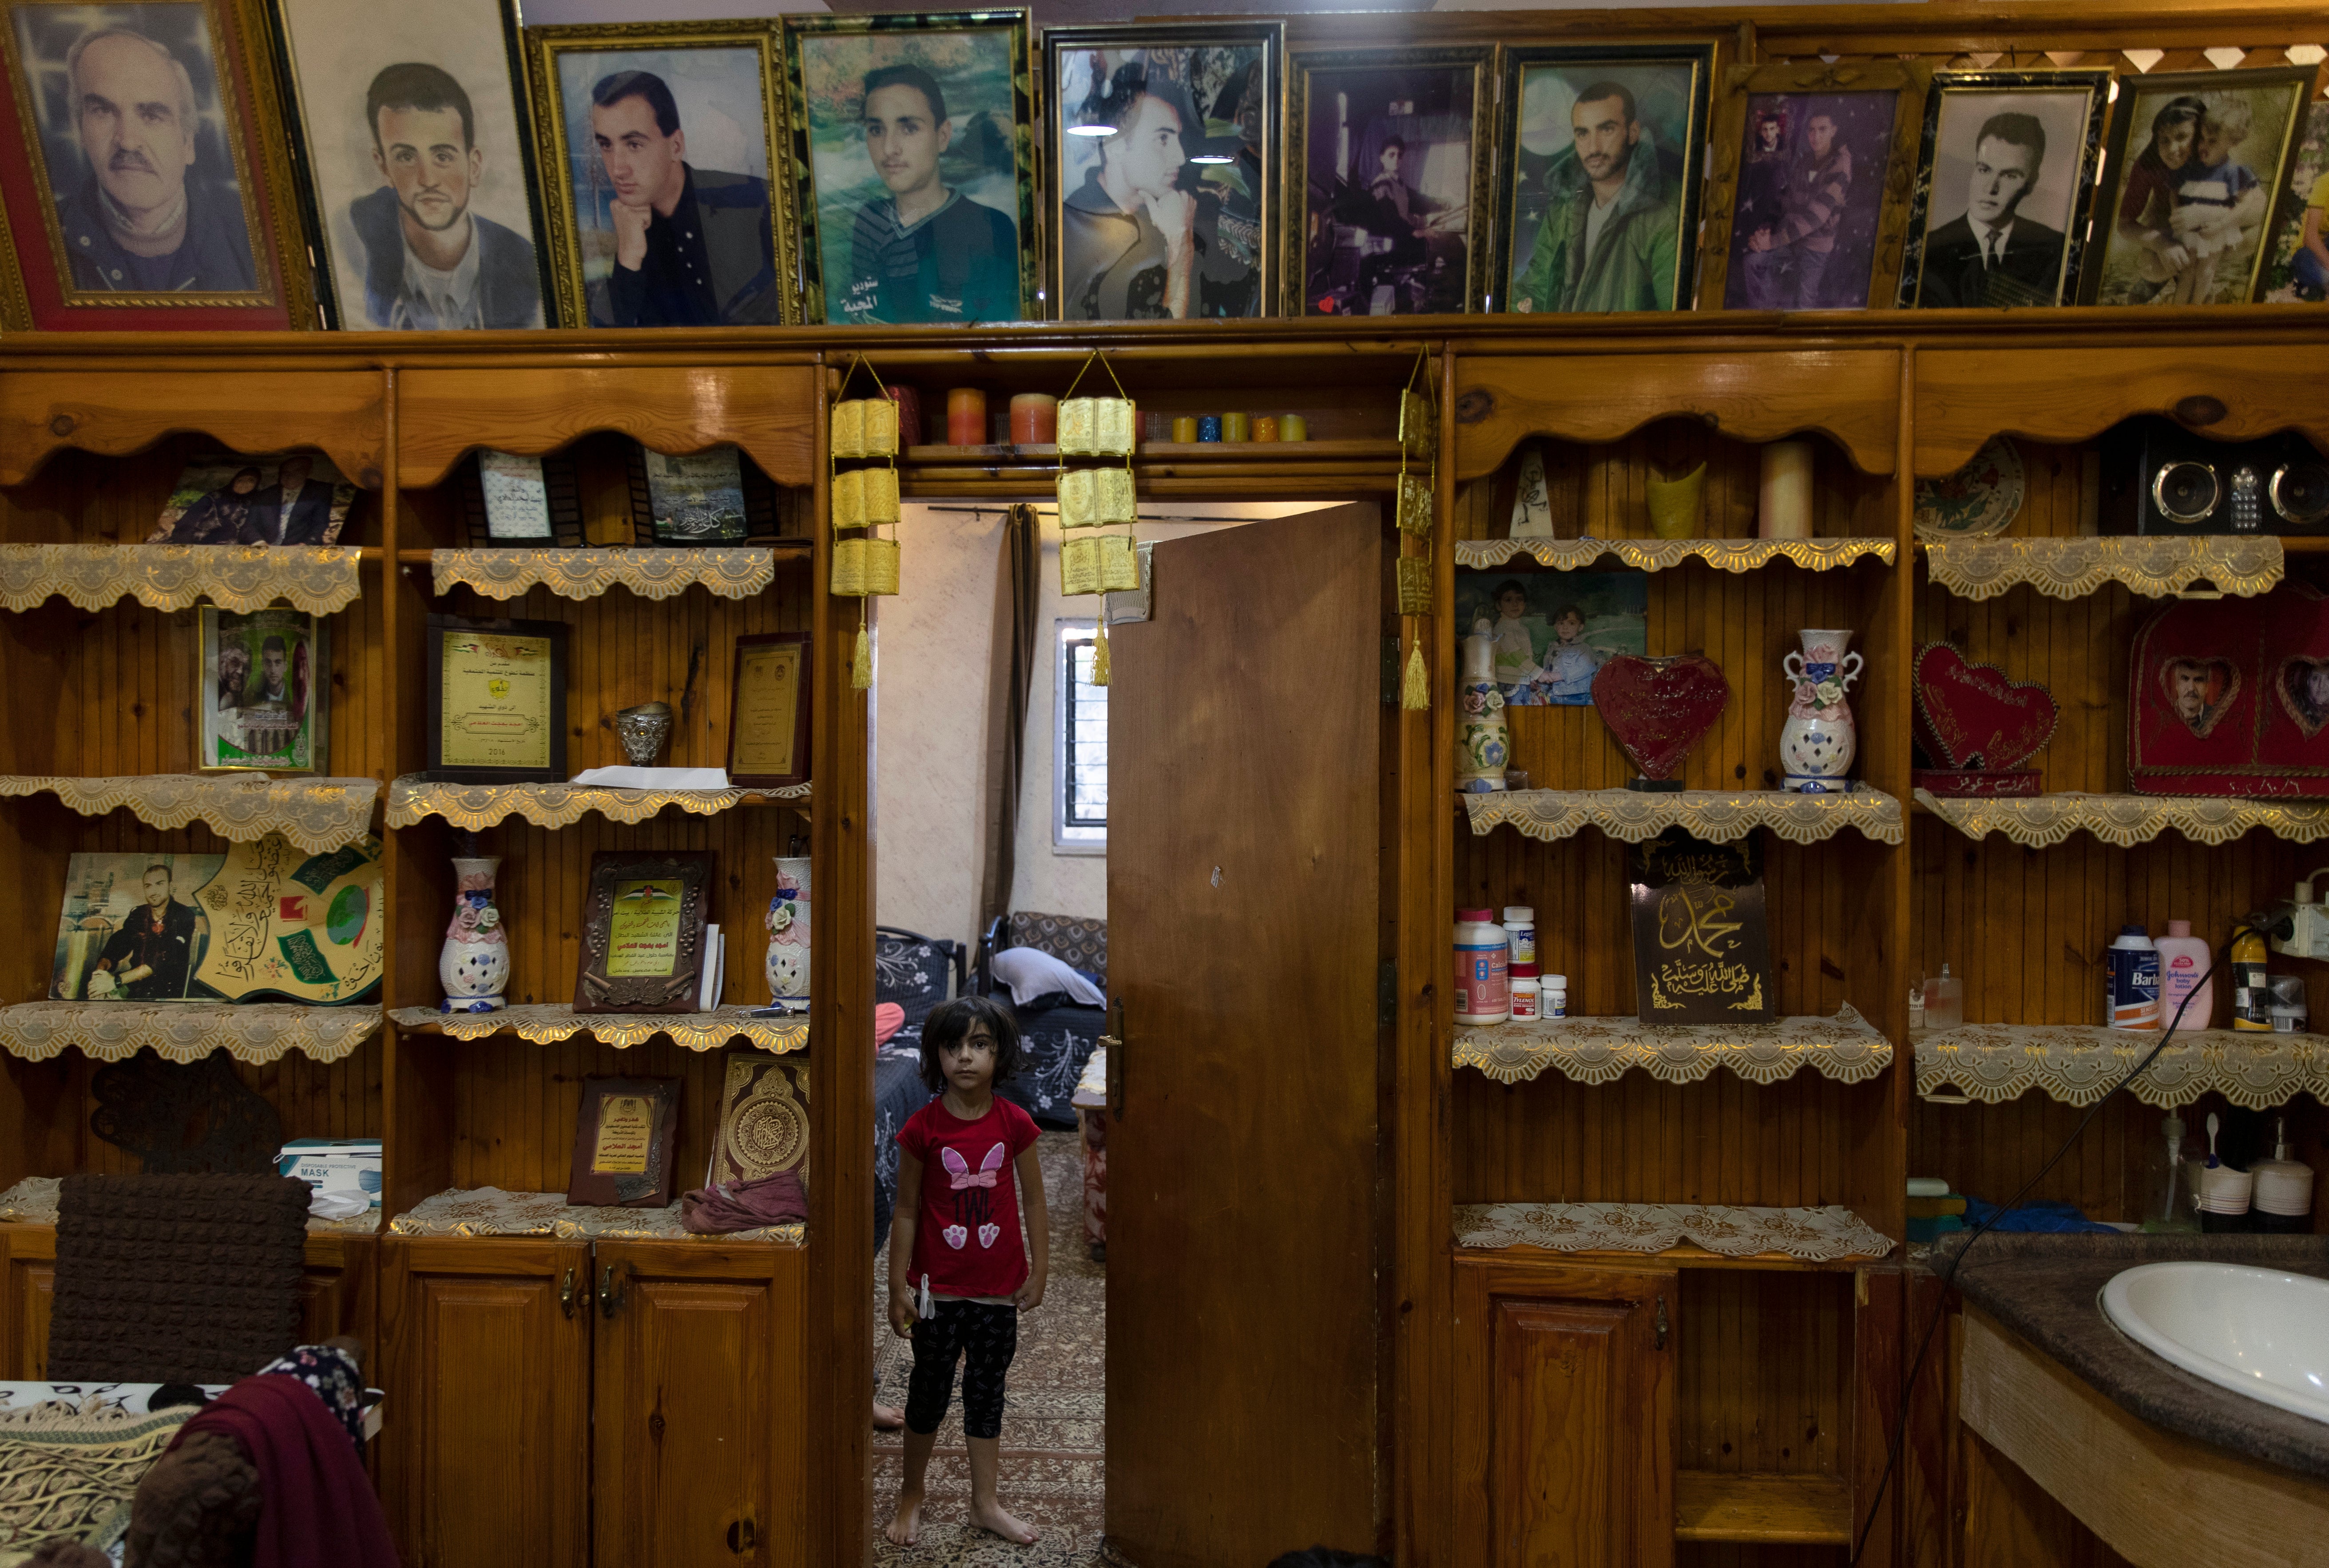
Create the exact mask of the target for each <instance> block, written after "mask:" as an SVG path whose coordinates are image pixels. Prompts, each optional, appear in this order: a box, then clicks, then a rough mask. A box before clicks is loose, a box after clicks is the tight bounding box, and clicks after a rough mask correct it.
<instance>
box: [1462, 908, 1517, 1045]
mask: <svg viewBox="0 0 2329 1568" xmlns="http://www.w3.org/2000/svg"><path fill="white" fill-rule="evenodd" d="M1508 963H1509V959H1508V958H1507V956H1506V950H1505V946H1504V927H1502V926H1500V925H1498V924H1497V923H1496V922H1495V921H1492V920H1490V919H1489V918H1488V912H1487V911H1486V910H1484V909H1459V910H1457V912H1456V1022H1457V1023H1458V1024H1501V1023H1503V1022H1504V1020H1505V1019H1507V1018H1509V1017H1511V1016H1512V1015H1513V994H1512V987H1511V983H1510V978H1509V973H1508V968H1507V966H1508Z"/></svg>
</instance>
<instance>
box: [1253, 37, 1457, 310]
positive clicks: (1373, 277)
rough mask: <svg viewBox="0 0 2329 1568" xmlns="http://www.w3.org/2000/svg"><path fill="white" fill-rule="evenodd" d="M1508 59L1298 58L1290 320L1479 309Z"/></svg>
mask: <svg viewBox="0 0 2329 1568" xmlns="http://www.w3.org/2000/svg"><path fill="white" fill-rule="evenodd" d="M1495 53H1496V52H1495V46H1493V45H1491V44H1476V45H1469V46H1466V47H1463V48H1457V49H1369V50H1343V51H1336V52H1331V53H1315V54H1297V55H1296V56H1295V57H1294V61H1293V65H1292V68H1291V69H1292V76H1291V80H1292V83H1293V86H1292V90H1291V91H1290V92H1289V93H1288V95H1287V111H1286V143H1287V148H1288V150H1289V161H1290V165H1291V166H1290V169H1289V172H1288V174H1287V183H1286V191H1287V203H1289V208H1290V211H1291V213H1292V217H1293V222H1291V223H1289V224H1288V225H1287V245H1286V276H1287V296H1288V298H1287V314H1288V315H1290V316H1410V315H1418V314H1421V315H1446V314H1453V313H1456V312H1460V311H1466V310H1477V309H1479V308H1480V302H1481V298H1482V296H1483V295H1484V294H1485V292H1486V288H1487V279H1488V266H1487V262H1488V257H1487V246H1486V243H1485V241H1486V239H1487V233H1488V228H1489V224H1488V212H1489V203H1490V200H1491V197H1492V193H1493V174H1494V168H1495V157H1494V152H1493V148H1492V146H1491V145H1490V126H1489V123H1488V113H1489V108H1490V106H1491V104H1493V102H1494V101H1495V90H1496V82H1495Z"/></svg>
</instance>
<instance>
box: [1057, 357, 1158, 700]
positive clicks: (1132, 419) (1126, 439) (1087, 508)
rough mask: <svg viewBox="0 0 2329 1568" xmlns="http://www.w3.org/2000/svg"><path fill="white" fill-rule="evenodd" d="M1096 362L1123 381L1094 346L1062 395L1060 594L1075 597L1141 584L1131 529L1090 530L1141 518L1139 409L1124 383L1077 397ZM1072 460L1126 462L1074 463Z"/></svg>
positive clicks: (1105, 661) (1103, 652)
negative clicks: (1108, 392)
mask: <svg viewBox="0 0 2329 1568" xmlns="http://www.w3.org/2000/svg"><path fill="white" fill-rule="evenodd" d="M1095 362H1097V363H1098V364H1099V366H1100V368H1101V369H1102V370H1104V371H1107V372H1108V380H1109V381H1111V382H1116V372H1115V370H1114V369H1113V368H1112V367H1111V366H1110V365H1109V364H1108V359H1107V356H1105V355H1104V354H1101V353H1100V352H1099V351H1098V349H1094V350H1093V351H1092V352H1091V354H1090V356H1089V358H1087V359H1086V360H1085V361H1084V363H1083V366H1082V368H1081V369H1080V370H1078V371H1077V372H1076V379H1075V381H1074V382H1070V383H1069V384H1068V395H1067V396H1066V397H1064V398H1062V399H1061V400H1060V477H1059V486H1058V489H1059V497H1060V533H1061V540H1060V592H1061V594H1063V595H1066V596H1070V597H1072V596H1075V595H1078V594H1085V593H1125V592H1130V591H1132V590H1136V589H1137V588H1138V587H1139V586H1140V562H1139V560H1138V559H1137V557H1136V554H1135V553H1134V544H1133V537H1132V535H1131V534H1130V533H1128V532H1127V533H1124V534H1091V533H1089V532H1087V530H1090V529H1097V528H1108V527H1119V526H1120V527H1124V528H1127V529H1129V528H1130V527H1131V526H1132V524H1135V523H1136V522H1138V521H1139V517H1140V497H1139V495H1138V492H1137V487H1136V485H1135V483H1134V480H1133V476H1132V455H1133V449H1134V447H1135V445H1136V430H1137V429H1138V424H1139V414H1138V411H1137V410H1136V408H1135V406H1134V404H1133V401H1132V400H1131V399H1130V398H1128V397H1126V396H1125V395H1124V383H1121V382H1116V392H1117V395H1116V396H1114V397H1112V398H1108V397H1081V398H1080V397H1078V396H1076V395H1075V391H1076V386H1077V384H1078V383H1081V382H1082V380H1083V378H1084V373H1085V372H1087V371H1089V370H1090V369H1091V367H1092V365H1093V364H1094V363H1095ZM1069 458H1117V459H1120V462H1103V463H1099V464H1096V465H1090V466H1083V467H1073V468H1071V467H1070V466H1069V463H1068V459H1069ZM1098 619H1099V622H1100V627H1099V633H1098V638H1097V641H1098V647H1096V648H1095V649H1094V657H1093V673H1092V684H1093V685H1100V686H1104V685H1108V666H1109V658H1108V618H1107V616H1106V615H1105V614H1103V615H1101V616H1100V617H1099V618H1098Z"/></svg>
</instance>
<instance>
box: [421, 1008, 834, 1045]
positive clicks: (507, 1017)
mask: <svg viewBox="0 0 2329 1568" xmlns="http://www.w3.org/2000/svg"><path fill="white" fill-rule="evenodd" d="M749 1011H750V1010H749V1009H747V1008H744V1007H715V1008H713V1009H712V1011H711V1012H709V1013H577V1012H576V1011H575V1010H574V1009H573V1007H572V1006H571V1005H570V1004H568V1003H564V1002H532V1003H521V1004H519V1005H518V1006H514V1007H504V1008H502V1009H501V1010H500V1011H498V1012H494V1013H439V1012H438V1011H437V1010H436V1009H435V1008H433V1007H399V1008H398V1009H396V1011H394V1012H392V1013H391V1014H390V1015H389V1019H390V1021H391V1022H392V1023H394V1024H395V1025H396V1026H397V1027H398V1028H399V1029H401V1030H403V1031H404V1032H406V1033H407V1034H443V1035H447V1036H449V1037H450V1038H453V1039H456V1040H491V1039H495V1038H499V1037H502V1036H504V1035H514V1036H515V1037H516V1038H518V1039H521V1040H525V1041H529V1042H531V1043H532V1044H536V1045H546V1044H553V1043H555V1042H557V1041H560V1040H566V1039H570V1038H572V1037H573V1036H575V1035H577V1034H581V1035H586V1036H588V1037H589V1038H590V1039H593V1040H597V1041H599V1042H600V1043H602V1044H608V1045H612V1046H615V1047H616V1048H617V1049H618V1050H619V1049H622V1048H624V1047H627V1046H631V1045H641V1044H646V1042H647V1041H649V1040H651V1039H653V1038H654V1037H655V1036H656V1035H657V1034H668V1035H670V1036H671V1038H672V1042H673V1043H674V1044H676V1045H678V1046H680V1047H681V1048H682V1049H684V1050H688V1051H717V1050H720V1049H721V1048H722V1047H723V1046H725V1045H727V1044H729V1043H730V1042H731V1041H735V1040H744V1041H749V1042H750V1043H751V1044H754V1045H757V1046H759V1048H760V1049H761V1050H763V1051H768V1052H774V1053H778V1054H781V1053H785V1052H787V1051H802V1050H806V1049H807V1047H808V1019H807V1018H806V1016H802V1017H797V1018H754V1017H750V1016H748V1013H749Z"/></svg>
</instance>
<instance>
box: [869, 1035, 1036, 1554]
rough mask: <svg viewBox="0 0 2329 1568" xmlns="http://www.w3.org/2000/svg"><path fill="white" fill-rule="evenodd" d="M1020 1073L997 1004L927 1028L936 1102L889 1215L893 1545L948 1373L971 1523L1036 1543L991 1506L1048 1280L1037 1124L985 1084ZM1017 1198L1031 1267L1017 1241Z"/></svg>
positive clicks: (915, 1523) (912, 1120)
mask: <svg viewBox="0 0 2329 1568" xmlns="http://www.w3.org/2000/svg"><path fill="white" fill-rule="evenodd" d="M1018 1065H1019V1025H1018V1023H1017V1022H1016V1020H1014V1018H1013V1017H1012V1015H1011V1011H1010V1009H1009V1008H1007V1007H1005V1006H1003V1005H1002V1004H1001V1003H999V1002H995V1001H993V1000H990V999H989V998H987V997H958V998H957V999H956V1000H954V1001H951V1002H948V1003H946V1004H945V1005H943V1006H939V1007H938V1008H936V1009H934V1010H933V1011H932V1012H931V1014H930V1015H929V1018H928V1019H926V1020H925V1021H924V1022H923V1025H922V1082H924V1083H927V1084H929V1087H930V1089H931V1090H932V1091H943V1092H942V1093H938V1098H937V1099H935V1100H931V1101H930V1102H929V1104H928V1105H925V1106H923V1107H922V1109H921V1110H918V1111H916V1112H914V1114H913V1115H912V1116H911V1117H909V1118H908V1119H907V1120H906V1125H905V1126H903V1127H901V1128H900V1129H898V1148H899V1150H900V1155H899V1160H898V1209H897V1219H896V1221H895V1222H894V1223H893V1224H892V1225H891V1231H890V1327H891V1328H892V1329H894V1330H896V1331H897V1333H898V1334H900V1336H911V1337H912V1338H913V1341H914V1375H913V1381H912V1382H911V1383H910V1384H909V1385H908V1388H907V1393H906V1473H905V1478H904V1479H903V1481H902V1482H901V1483H900V1486H899V1488H898V1506H897V1507H896V1509H895V1510H894V1511H893V1512H892V1513H891V1517H890V1525H889V1528H888V1529H887V1530H886V1531H885V1532H884V1534H886V1535H888V1536H889V1538H890V1539H891V1541H892V1542H893V1543H895V1544H898V1545H900V1546H910V1545H912V1544H914V1543H915V1541H916V1539H917V1538H918V1537H919V1535H920V1534H921V1527H922V1477H923V1474H924V1472H925V1471H926V1470H927V1469H928V1468H929V1462H930V1450H931V1448H932V1447H933V1446H934V1445H935V1444H936V1443H937V1441H938V1422H940V1421H942V1420H944V1419H945V1416H946V1409H947V1401H948V1398H949V1397H950V1396H951V1395H952V1393H953V1392H954V1368H955V1363H956V1362H957V1360H962V1361H963V1362H964V1363H965V1365H964V1366H963V1373H962V1430H963V1435H964V1437H965V1438H966V1440H968V1443H969V1448H970V1519H971V1523H972V1524H974V1525H978V1526H979V1527H980V1528H982V1529H985V1530H992V1531H993V1532H994V1533H995V1534H996V1535H1000V1536H1002V1537H1003V1538H1004V1540H1006V1541H1014V1542H1016V1543H1018V1544H1020V1545H1023V1546H1025V1545H1032V1544H1033V1543H1034V1541H1035V1539H1036V1532H1035V1530H1034V1529H1033V1528H1032V1526H1030V1525H1028V1524H1027V1523H1026V1522H1025V1521H1024V1520H1023V1519H1020V1518H1017V1517H1016V1516H1013V1515H1011V1514H1009V1513H1006V1512H1004V1507H1003V1504H1002V1502H1001V1501H1000V1500H999V1499H998V1498H997V1497H995V1472H996V1470H997V1469H998V1468H999V1464H1000V1452H1001V1447H1002V1444H1001V1438H1002V1435H1003V1377H1004V1373H1005V1372H1007V1371H1009V1370H1010V1366H1011V1358H1012V1356H1013V1355H1014V1354H1015V1353H1016V1352H1017V1350H1018V1348H1019V1311H1020V1308H1035V1307H1040V1306H1042V1304H1043V1280H1044V1276H1045V1275H1046V1274H1047V1273H1049V1272H1050V1269H1051V1221H1050V1218H1049V1216H1048V1215H1047V1214H1045V1212H1044V1208H1043V1173H1042V1167H1040V1166H1038V1165H1037V1163H1036V1159H1035V1124H1034V1122H1033V1121H1032V1120H1031V1119H1029V1117H1028V1115H1027V1113H1026V1112H1025V1111H1023V1110H1020V1109H1019V1108H1018V1107H1017V1106H1015V1105H1014V1104H1012V1103H1011V1102H1010V1101H1009V1100H1004V1099H1001V1098H999V1097H997V1096H996V1095H995V1080H996V1079H998V1078H1007V1077H1009V1076H1010V1075H1011V1073H1012V1072H1014V1071H1015V1070H1016V1069H1017V1068H1018ZM931 1167H935V1169H933V1168H931ZM1022 1193H1024V1194H1025V1196H1026V1207H1027V1236H1028V1240H1029V1242H1031V1243H1032V1248H1033V1252H1034V1257H1033V1260H1032V1263H1031V1262H1030V1261H1029V1258H1028V1255H1027V1249H1026V1248H1023V1247H1022V1246H1021V1244H1020V1240H1019V1200H1020V1195H1021V1194H1022Z"/></svg>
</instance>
